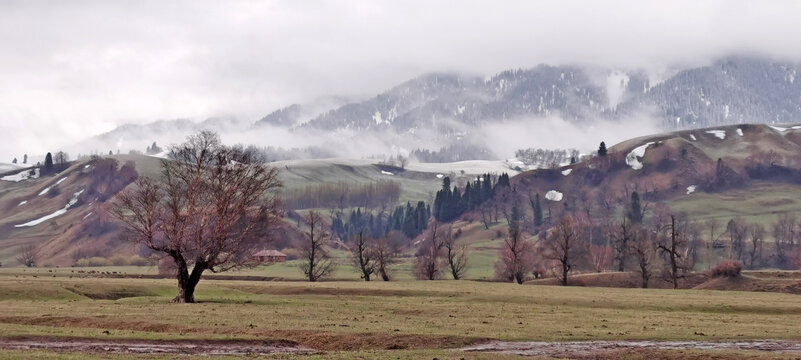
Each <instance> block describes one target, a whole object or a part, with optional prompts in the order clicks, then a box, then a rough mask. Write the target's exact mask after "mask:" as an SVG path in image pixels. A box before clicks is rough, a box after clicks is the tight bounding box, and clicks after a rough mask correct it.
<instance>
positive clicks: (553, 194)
mask: <svg viewBox="0 0 801 360" xmlns="http://www.w3.org/2000/svg"><path fill="white" fill-rule="evenodd" d="M563 196H564V194H562V193H560V192H558V191H556V190H550V191H548V192H547V193H545V199H547V200H551V201H562V197H563Z"/></svg>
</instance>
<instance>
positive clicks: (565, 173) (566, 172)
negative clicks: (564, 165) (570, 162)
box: [562, 169, 573, 176]
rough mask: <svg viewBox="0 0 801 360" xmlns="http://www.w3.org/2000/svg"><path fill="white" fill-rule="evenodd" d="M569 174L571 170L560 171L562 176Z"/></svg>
mask: <svg viewBox="0 0 801 360" xmlns="http://www.w3.org/2000/svg"><path fill="white" fill-rule="evenodd" d="M571 172H573V169H565V170H562V175H564V176H568V175H570V173H571Z"/></svg>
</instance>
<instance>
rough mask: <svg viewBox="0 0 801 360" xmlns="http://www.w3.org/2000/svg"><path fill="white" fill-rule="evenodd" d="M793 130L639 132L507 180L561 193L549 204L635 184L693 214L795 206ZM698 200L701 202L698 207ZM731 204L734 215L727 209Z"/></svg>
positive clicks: (619, 197)
mask: <svg viewBox="0 0 801 360" xmlns="http://www.w3.org/2000/svg"><path fill="white" fill-rule="evenodd" d="M799 129H801V127H794V126H784V127H780V126H767V125H730V126H720V127H714V128H704V129H696V130H683V131H677V132H670V133H665V134H659V135H653V136H646V137H640V138H636V139H631V140H628V141H624V142H622V143H619V144H616V145H614V146H612V147H610V148H609V153H608V155H607V156H605V157H595V158H593V159H590V160H589V161H585V162H581V163H578V164H574V165H569V166H565V167H561V168H554V169H541V170H534V171H529V172H524V173H522V174H520V175H519V176H516V177H514V178H513V179H512V185H513V187H514V188H515V189H516V191H517V192H518V193H520V194H523V195H529V194H536V193H539V194H540V195H541V196H545V198H546V199H547V198H553V199H556V198H559V200H558V201H555V200H548V201H546V204H547V206H548V208H552V209H553V210H554V211H557V210H559V209H561V208H565V207H567V208H576V207H577V206H579V204H580V203H581V202H582V201H588V200H589V199H601V200H599V205H600V207H603V206H602V205H603V203H613V202H621V201H623V199H625V198H627V196H628V194H630V193H631V192H633V191H638V192H639V193H640V195H641V196H643V197H644V198H645V199H646V200H648V201H651V202H667V203H668V204H669V205H675V206H676V207H677V208H678V209H680V210H686V211H688V212H690V213H691V214H692V215H695V216H696V218H699V219H703V218H704V217H716V216H719V217H726V216H729V217H731V216H732V215H738V214H740V213H742V214H745V215H747V216H749V217H760V216H763V215H767V214H775V213H776V212H778V211H779V210H781V211H791V210H796V209H798V210H801V203H799V201H801V199H799V198H798V197H797V196H795V195H793V194H794V193H797V190H801V182H800V181H799V180H798V179H799V177H798V175H799V172H798V167H799V165H801V131H798V130H799ZM549 192H550V193H551V194H561V196H546V194H548V193H549ZM732 196H734V197H735V198H734V199H731V197H732ZM696 199H697V200H702V201H703V203H704V206H696V205H695V200H696ZM780 199H784V200H782V201H778V200H780ZM729 200H733V201H729ZM743 204H746V205H747V206H743ZM734 207H737V208H738V209H739V211H737V212H736V213H737V214H735V212H733V211H730V210H731V208H734Z"/></svg>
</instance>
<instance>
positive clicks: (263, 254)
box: [253, 250, 286, 263]
mask: <svg viewBox="0 0 801 360" xmlns="http://www.w3.org/2000/svg"><path fill="white" fill-rule="evenodd" d="M253 257H254V258H255V259H256V260H257V261H259V262H263V263H265V262H284V261H286V254H284V253H282V252H280V251H278V250H262V251H259V252H257V253H255V254H253Z"/></svg>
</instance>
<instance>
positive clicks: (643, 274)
mask: <svg viewBox="0 0 801 360" xmlns="http://www.w3.org/2000/svg"><path fill="white" fill-rule="evenodd" d="M632 230H633V231H632V232H631V235H632V236H631V238H630V239H629V248H630V253H631V255H632V256H633V257H634V260H635V261H636V264H637V272H639V273H640V278H641V280H642V281H641V283H640V286H641V287H642V288H643V289H645V288H648V282H649V281H650V280H651V277H652V276H653V272H654V269H653V268H654V265H655V263H656V262H657V261H658V257H657V252H656V248H655V247H654V245H655V241H653V240H652V239H651V238H650V237H649V236H650V235H651V234H650V233H648V232H647V231H645V230H643V229H640V228H639V227H635V228H634V229H632Z"/></svg>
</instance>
